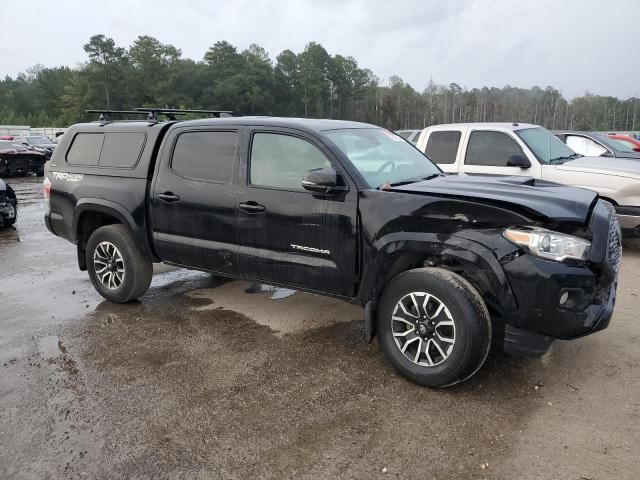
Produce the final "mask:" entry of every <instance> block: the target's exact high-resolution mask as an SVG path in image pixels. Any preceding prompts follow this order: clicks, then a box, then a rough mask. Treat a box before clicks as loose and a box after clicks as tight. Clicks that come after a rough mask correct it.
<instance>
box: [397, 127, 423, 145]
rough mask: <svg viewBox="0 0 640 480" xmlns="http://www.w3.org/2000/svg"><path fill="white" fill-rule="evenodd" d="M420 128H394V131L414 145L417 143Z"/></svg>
mask: <svg viewBox="0 0 640 480" xmlns="http://www.w3.org/2000/svg"><path fill="white" fill-rule="evenodd" d="M421 131H422V130H396V131H395V133H397V134H398V135H400V136H401V137H402V138H404V139H405V140H407V141H408V142H411V143H413V144H414V145H415V144H416V143H418V137H419V136H420V132H421Z"/></svg>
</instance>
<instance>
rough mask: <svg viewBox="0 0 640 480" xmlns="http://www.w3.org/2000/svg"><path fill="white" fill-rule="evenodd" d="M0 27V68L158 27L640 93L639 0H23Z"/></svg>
mask: <svg viewBox="0 0 640 480" xmlns="http://www.w3.org/2000/svg"><path fill="white" fill-rule="evenodd" d="M3 17H4V19H5V20H4V21H3V22H2V27H0V75H1V76H3V77H4V75H7V74H8V75H12V76H15V75H16V74H17V73H18V72H20V71H25V70H26V69H27V68H28V67H30V66H32V65H34V64H38V63H41V64H44V65H45V66H57V65H70V66H73V65H76V64H77V63H78V62H82V61H85V59H86V56H85V54H84V51H83V50H82V45H83V44H85V43H86V42H87V40H88V39H89V37H90V36H91V35H94V34H97V33H103V34H105V35H107V36H110V37H113V38H114V39H115V40H116V43H118V44H119V45H121V46H129V45H130V44H131V43H132V41H133V40H134V39H135V38H136V37H137V36H138V35H151V36H154V37H156V38H158V39H159V40H160V41H162V42H164V43H171V44H173V45H175V46H176V47H178V48H180V49H182V52H183V56H185V57H189V58H193V59H197V60H201V59H202V57H203V55H204V52H205V51H206V50H207V48H208V47H209V46H211V45H213V44H214V43H215V42H216V41H218V40H228V41H229V42H231V43H233V44H234V45H236V46H237V47H238V48H239V49H240V50H242V49H244V48H246V47H247V46H248V45H250V44H251V43H257V44H259V45H261V46H263V47H264V48H266V49H267V51H268V52H269V54H270V55H271V58H272V59H275V57H276V56H277V55H278V53H280V52H281V51H282V50H284V49H287V48H289V49H291V50H293V51H294V52H299V51H301V50H302V49H303V48H304V46H305V44H306V43H308V42H310V41H316V42H319V43H321V44H322V45H323V46H324V47H325V48H326V49H327V50H328V51H329V53H331V54H336V53H339V54H342V55H351V56H353V57H355V58H356V60H357V61H358V63H359V65H360V66H361V67H366V68H369V69H371V70H373V72H374V73H375V74H376V75H378V76H379V77H380V78H381V79H382V80H383V81H385V80H387V79H388V78H389V77H390V76H391V75H398V76H400V77H401V78H402V79H404V80H405V81H406V82H408V83H410V84H411V85H412V86H413V87H414V88H416V89H418V90H422V89H423V88H424V87H425V86H426V85H427V83H428V82H429V78H430V77H431V78H433V80H434V81H435V82H436V83H439V84H449V83H451V82H456V83H458V84H460V85H461V86H463V87H465V86H466V87H468V88H473V87H482V86H485V85H486V86H496V87H502V86H504V85H507V84H509V85H512V86H519V87H531V86H533V85H539V86H542V87H544V86H546V85H553V86H554V87H556V88H558V89H560V90H561V91H562V93H563V94H564V95H565V96H567V97H569V98H571V97H574V96H576V95H582V94H583V93H584V92H585V91H587V90H588V91H590V92H592V93H596V94H601V95H614V96H618V97H629V96H632V95H634V96H640V82H639V79H640V75H639V74H640V62H639V61H638V59H639V58H640V22H639V21H638V19H639V18H640V4H639V3H638V2H637V0H636V1H634V0H617V1H615V2H604V1H602V0H599V1H591V0H582V1H572V0H566V1H565V0H556V1H553V0H527V1H518V0H440V1H433V0H406V1H403V0H385V1H380V0H368V1H367V0H315V1H306V0H297V1H296V0H286V1H283V0H271V1H265V0H251V1H243V0H233V1H230V0H224V1H216V0H189V1H176V0H153V1H152V0H144V1H143V0H140V1H138V0H126V1H123V0H103V1H94V0H60V1H57V2H51V1H44V0H42V1H36V0H22V1H21V2H19V7H18V8H17V9H14V10H13V11H12V13H11V15H8V14H7V15H4V16H3Z"/></svg>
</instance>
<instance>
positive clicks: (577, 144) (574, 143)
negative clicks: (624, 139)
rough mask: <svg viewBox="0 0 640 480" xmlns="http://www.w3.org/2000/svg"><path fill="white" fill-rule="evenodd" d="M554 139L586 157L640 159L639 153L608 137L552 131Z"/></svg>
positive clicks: (587, 133) (588, 133) (598, 134)
mask: <svg viewBox="0 0 640 480" xmlns="http://www.w3.org/2000/svg"><path fill="white" fill-rule="evenodd" d="M553 133H554V134H555V136H556V137H558V138H559V139H560V140H562V141H563V142H564V143H566V144H567V145H568V146H569V148H571V150H573V151H574V152H577V153H579V154H580V155H585V156H588V157H619V158H640V152H637V151H635V150H633V148H630V147H628V146H626V145H625V144H623V143H621V142H618V141H616V140H613V139H611V138H610V137H609V136H608V135H604V134H602V133H591V132H574V131H566V130H563V131H560V130H557V131H554V132H553Z"/></svg>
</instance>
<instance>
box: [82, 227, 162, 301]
mask: <svg viewBox="0 0 640 480" xmlns="http://www.w3.org/2000/svg"><path fill="white" fill-rule="evenodd" d="M118 259H119V260H118ZM86 261H87V270H88V272H89V278H90V279H91V283H93V286H94V288H95V289H96V290H97V291H98V293H99V294H100V295H102V296H103V297H104V298H106V299H107V300H109V301H110V302H114V303H127V302H130V301H132V300H136V299H138V298H139V297H141V296H142V295H143V294H144V292H146V291H147V289H148V288H149V284H150V283H151V277H152V276H153V264H152V262H151V260H149V259H148V258H146V257H145V256H144V255H143V254H142V253H141V252H140V250H139V249H138V248H137V247H136V244H135V242H134V241H133V238H132V236H131V234H130V233H129V229H128V228H127V227H125V226H124V225H107V226H104V227H100V228H98V229H97V230H96V231H95V232H93V234H91V237H89V241H88V242H87V250H86ZM105 266H106V268H107V270H106V271H105V270H104V268H105ZM102 279H104V280H102Z"/></svg>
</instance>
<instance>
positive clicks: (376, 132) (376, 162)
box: [325, 128, 441, 188]
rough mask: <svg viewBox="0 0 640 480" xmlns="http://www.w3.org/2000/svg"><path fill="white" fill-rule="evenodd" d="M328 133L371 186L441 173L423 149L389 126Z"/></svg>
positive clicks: (414, 179) (391, 183) (418, 178)
mask: <svg viewBox="0 0 640 480" xmlns="http://www.w3.org/2000/svg"><path fill="white" fill-rule="evenodd" d="M325 133H326V135H327V137H329V138H330V139H331V140H332V141H333V142H334V143H335V144H336V145H337V146H338V148H339V149H340V150H341V151H342V152H343V153H344V154H345V155H346V156H347V158H348V159H349V160H350V161H351V163H352V164H353V165H354V166H355V167H356V168H357V169H358V171H359V172H360V174H361V175H362V176H363V177H364V179H365V180H366V182H367V183H368V184H369V186H370V187H371V188H376V187H380V186H382V185H385V184H390V185H393V184H396V183H403V182H407V181H411V180H413V181H418V180H421V179H424V178H428V177H432V176H434V175H439V174H440V173H441V170H440V169H439V168H438V167H437V166H436V165H435V164H434V163H433V162H432V161H431V160H429V159H428V158H427V157H426V156H425V155H424V154H423V153H422V152H420V151H419V150H418V149H416V148H415V147H414V146H412V145H411V144H410V143H408V142H406V141H405V140H404V139H403V138H402V137H400V136H398V135H395V134H393V133H391V132H389V131H388V130H384V129H382V128H362V129H360V128H357V129H344V130H331V131H328V132H325Z"/></svg>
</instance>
